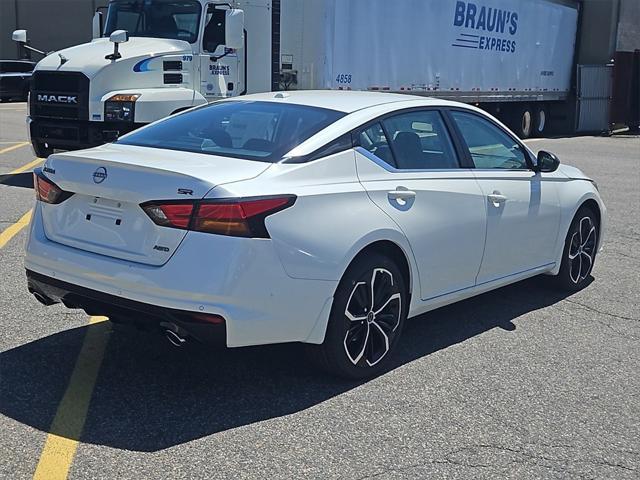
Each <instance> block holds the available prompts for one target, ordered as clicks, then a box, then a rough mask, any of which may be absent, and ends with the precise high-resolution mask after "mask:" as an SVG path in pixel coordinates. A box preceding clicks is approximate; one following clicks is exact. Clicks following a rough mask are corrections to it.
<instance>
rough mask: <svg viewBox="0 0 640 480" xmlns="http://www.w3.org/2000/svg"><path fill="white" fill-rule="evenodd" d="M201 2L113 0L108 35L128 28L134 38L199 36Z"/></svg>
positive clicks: (107, 24) (191, 39) (195, 38)
mask: <svg viewBox="0 0 640 480" xmlns="http://www.w3.org/2000/svg"><path fill="white" fill-rule="evenodd" d="M200 11H201V9H200V2H198V1H196V0H112V1H111V2H109V10H108V11H107V21H106V25H105V36H106V37H108V36H109V35H111V34H112V33H113V32H114V31H116V30H126V31H128V32H129V35H130V36H132V37H155V38H172V39H176V40H185V41H187V42H189V43H194V42H195V41H196V40H197V39H198V25H199V24H200Z"/></svg>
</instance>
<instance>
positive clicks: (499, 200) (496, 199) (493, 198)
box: [487, 192, 507, 205]
mask: <svg viewBox="0 0 640 480" xmlns="http://www.w3.org/2000/svg"><path fill="white" fill-rule="evenodd" d="M487 198H488V199H489V201H490V202H491V203H493V204H494V205H501V204H503V203H506V201H507V197H505V196H504V195H502V194H501V193H499V192H493V193H492V194H490V195H487Z"/></svg>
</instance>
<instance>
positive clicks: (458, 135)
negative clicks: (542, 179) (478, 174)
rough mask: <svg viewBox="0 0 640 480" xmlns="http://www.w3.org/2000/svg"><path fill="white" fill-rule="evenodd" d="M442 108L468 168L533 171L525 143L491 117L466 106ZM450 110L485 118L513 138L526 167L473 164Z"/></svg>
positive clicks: (533, 167)
mask: <svg viewBox="0 0 640 480" xmlns="http://www.w3.org/2000/svg"><path fill="white" fill-rule="evenodd" d="M442 110H443V112H445V114H446V116H447V117H448V118H449V121H450V122H451V126H452V128H453V129H454V131H455V133H456V136H457V138H458V141H459V142H460V145H461V146H462V147H463V148H464V153H465V157H466V158H467V161H468V162H470V166H469V168H472V169H474V170H478V171H502V172H523V171H529V170H531V171H535V166H534V163H533V160H532V159H531V157H530V155H529V150H528V149H527V147H526V145H525V144H524V143H523V142H522V141H521V140H520V139H519V138H518V137H516V136H514V135H512V134H511V133H509V131H507V130H505V129H504V128H503V127H502V126H501V125H500V124H498V123H497V122H496V121H494V120H493V119H492V118H490V117H488V116H486V115H483V114H481V113H478V112H476V111H474V110H470V109H467V108H460V107H445V108H443V109H442ZM451 112H461V113H466V114H469V115H473V116H475V117H478V118H480V119H482V120H485V121H486V122H488V123H489V124H491V125H493V126H494V127H496V128H497V129H498V130H499V131H501V132H502V133H504V134H505V135H506V136H507V137H509V138H510V139H511V140H513V141H514V142H515V143H516V144H517V145H518V146H519V147H520V149H521V150H522V153H523V154H524V160H525V162H526V164H527V168H477V167H476V166H475V163H474V162H473V158H472V157H471V150H470V149H469V146H468V145H467V142H466V141H465V139H464V136H463V135H462V132H461V131H460V129H459V127H458V124H457V123H456V121H455V119H454V118H453V115H452V114H451Z"/></svg>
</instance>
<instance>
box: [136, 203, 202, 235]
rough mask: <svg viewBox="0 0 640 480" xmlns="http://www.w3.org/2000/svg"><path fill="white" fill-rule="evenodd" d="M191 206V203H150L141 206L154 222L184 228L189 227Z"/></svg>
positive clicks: (192, 205) (164, 225)
mask: <svg viewBox="0 0 640 480" xmlns="http://www.w3.org/2000/svg"><path fill="white" fill-rule="evenodd" d="M193 207H194V204H193V203H165V204H153V203H152V204H149V205H145V206H143V207H142V208H143V209H144V211H145V212H146V213H147V215H149V217H151V220H153V221H154V222H155V223H156V224H158V225H162V226H163V227H173V228H182V229H185V230H186V229H187V228H189V222H190V221H191V214H192V213H193Z"/></svg>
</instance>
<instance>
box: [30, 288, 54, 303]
mask: <svg viewBox="0 0 640 480" xmlns="http://www.w3.org/2000/svg"><path fill="white" fill-rule="evenodd" d="M32 294H33V296H34V297H36V300H38V301H39V302H40V303H41V304H42V305H44V306H46V307H48V306H50V305H53V304H54V303H56V302H55V301H53V300H51V299H50V298H49V297H46V296H44V295H43V294H41V293H40V292H36V291H34V292H32Z"/></svg>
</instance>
